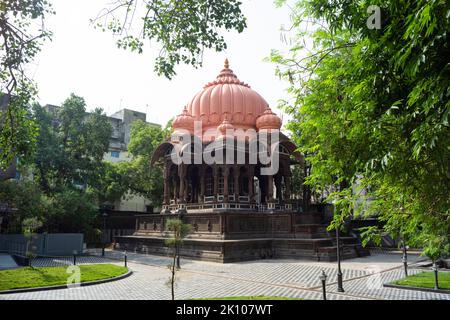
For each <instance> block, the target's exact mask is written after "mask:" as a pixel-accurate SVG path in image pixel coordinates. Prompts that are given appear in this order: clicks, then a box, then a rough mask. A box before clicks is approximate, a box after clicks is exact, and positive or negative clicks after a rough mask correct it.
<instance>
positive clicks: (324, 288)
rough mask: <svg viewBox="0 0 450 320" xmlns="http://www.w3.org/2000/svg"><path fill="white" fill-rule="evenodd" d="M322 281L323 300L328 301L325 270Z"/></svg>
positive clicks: (321, 277) (321, 276)
mask: <svg viewBox="0 0 450 320" xmlns="http://www.w3.org/2000/svg"><path fill="white" fill-rule="evenodd" d="M319 279H320V281H322V293H323V300H327V287H326V282H327V275H326V273H325V270H322V274H321V275H320V277H319Z"/></svg>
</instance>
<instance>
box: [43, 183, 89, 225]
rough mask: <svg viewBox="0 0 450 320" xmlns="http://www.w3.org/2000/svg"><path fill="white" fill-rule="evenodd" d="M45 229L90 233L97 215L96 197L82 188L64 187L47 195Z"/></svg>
mask: <svg viewBox="0 0 450 320" xmlns="http://www.w3.org/2000/svg"><path fill="white" fill-rule="evenodd" d="M47 202H48V208H47V210H46V212H45V213H44V219H45V220H44V221H45V230H46V231H47V232H51V233H64V232H67V233H91V232H92V231H93V227H94V226H95V223H96V221H97V220H96V219H97V217H98V205H97V199H96V197H95V196H94V195H93V194H91V193H88V192H84V191H82V190H75V189H73V188H65V189H62V190H59V191H58V192H57V193H54V194H52V195H51V196H50V197H47Z"/></svg>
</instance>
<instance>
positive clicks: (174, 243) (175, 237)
mask: <svg viewBox="0 0 450 320" xmlns="http://www.w3.org/2000/svg"><path fill="white" fill-rule="evenodd" d="M166 228H167V230H169V231H171V232H172V234H171V238H169V239H167V240H166V245H167V246H168V247H170V248H172V263H171V264H170V265H168V268H169V270H170V272H171V276H170V278H169V281H168V282H167V284H168V285H169V286H170V288H171V292H172V300H175V282H176V279H175V275H176V272H177V270H178V268H177V263H176V259H177V255H178V254H179V249H180V246H181V245H182V244H183V239H184V238H185V237H186V236H187V235H188V234H189V232H190V231H191V226H190V225H189V224H185V223H183V221H182V220H181V219H168V220H167V224H166Z"/></svg>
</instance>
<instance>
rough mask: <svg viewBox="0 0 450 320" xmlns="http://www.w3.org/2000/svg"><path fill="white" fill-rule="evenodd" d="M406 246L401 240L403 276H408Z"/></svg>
mask: <svg viewBox="0 0 450 320" xmlns="http://www.w3.org/2000/svg"><path fill="white" fill-rule="evenodd" d="M407 249H408V247H407V246H406V245H405V242H404V241H403V256H402V262H403V267H404V268H405V277H407V276H408V253H407V251H406V250H407Z"/></svg>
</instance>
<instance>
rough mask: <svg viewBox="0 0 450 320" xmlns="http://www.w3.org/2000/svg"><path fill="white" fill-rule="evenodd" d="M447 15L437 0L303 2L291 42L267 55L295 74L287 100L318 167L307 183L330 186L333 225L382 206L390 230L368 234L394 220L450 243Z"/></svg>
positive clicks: (401, 231) (414, 238) (402, 230)
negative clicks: (374, 10) (377, 11)
mask: <svg viewBox="0 0 450 320" xmlns="http://www.w3.org/2000/svg"><path fill="white" fill-rule="evenodd" d="M284 2H285V1H278V3H279V4H283V3H284ZM369 5H378V6H379V7H380V8H381V29H379V30H378V29H369V28H368V27H367V24H366V22H367V20H368V19H369V18H370V15H371V14H370V13H368V11H367V9H368V6H369ZM449 17H450V3H449V2H446V1H439V0H431V1H428V0H418V1H414V2H411V1H406V0H400V1H399V0H396V1H393V0H392V1H370V2H367V1H344V0H342V1H334V2H329V1H325V0H303V1H296V2H295V5H294V7H293V14H292V23H293V26H292V30H293V32H294V33H295V34H294V36H293V39H292V40H293V46H292V48H291V49H290V51H289V52H288V53H281V52H278V51H273V52H272V55H271V60H272V61H273V62H275V63H277V64H278V67H277V68H278V74H279V75H280V77H282V78H284V79H286V80H287V81H289V83H290V87H289V88H288V92H289V94H290V97H291V98H290V99H289V100H286V101H284V102H283V103H282V106H283V107H284V109H285V111H287V112H288V113H289V114H291V115H292V117H293V121H291V122H290V123H289V124H288V127H289V129H290V130H291V131H292V132H293V134H294V139H295V141H296V142H297V143H298V145H299V146H300V148H301V150H302V151H303V152H304V153H305V154H306V155H307V161H308V162H309V163H310V164H311V166H312V169H311V174H310V175H309V176H308V177H307V178H306V182H307V183H308V184H309V185H310V186H311V187H314V188H315V189H316V190H317V189H318V190H326V191H331V193H330V194H329V197H328V200H329V201H332V200H334V201H335V205H336V209H337V210H336V215H335V221H334V222H333V225H336V224H339V225H340V224H342V221H344V220H345V219H346V217H349V216H352V215H353V216H355V215H364V216H369V215H372V216H373V215H375V216H377V217H378V219H379V220H380V221H381V222H383V224H384V229H383V230H381V229H377V228H370V229H367V230H365V233H364V234H365V235H366V236H367V237H369V238H370V237H373V238H376V237H379V233H380V232H384V231H386V232H389V233H390V234H391V235H392V236H393V237H395V238H398V237H402V238H403V239H405V241H406V243H407V244H409V245H410V246H422V247H424V248H425V250H424V253H425V254H430V255H441V254H442V253H445V252H448V251H449V247H450V244H449V243H450V241H449V240H450V239H449V235H450V210H449V198H448V194H449V185H448V181H450V180H449V178H450V177H449V163H450V162H449V157H448V151H449V148H448V146H449V145H450V136H449V125H448V115H449V111H450V100H449V97H450V91H449V87H450V86H449V85H450V60H449V59H450V45H449V43H450V42H449V41H448V36H449V34H448V31H449V30H450V19H449ZM307 37H310V40H311V45H309V44H308V43H306V41H304V40H305V38H307ZM377 233H378V234H377ZM436 250H438V253H432V252H434V251H436Z"/></svg>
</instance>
